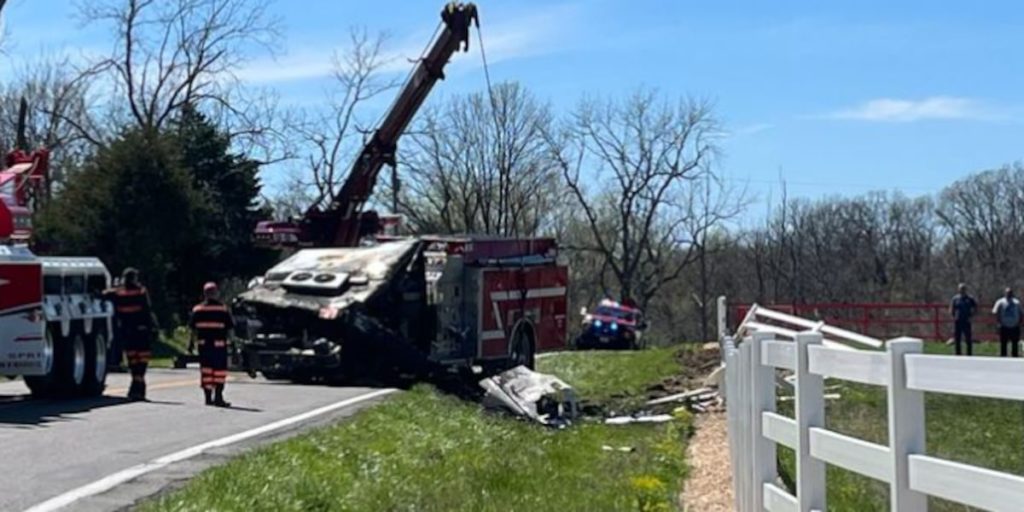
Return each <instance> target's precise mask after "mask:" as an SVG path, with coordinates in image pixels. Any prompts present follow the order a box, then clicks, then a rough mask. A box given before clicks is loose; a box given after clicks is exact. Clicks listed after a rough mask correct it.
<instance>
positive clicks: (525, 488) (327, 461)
mask: <svg viewBox="0 0 1024 512" xmlns="http://www.w3.org/2000/svg"><path fill="white" fill-rule="evenodd" d="M542 361H543V363H542V368H543V369H544V371H554V372H556V373H558V374H559V375H560V376H561V377H562V378H563V379H565V380H566V381H568V382H570V383H573V384H577V383H578V384H579V390H580V392H582V393H584V394H586V393H589V392H593V393H595V395H594V396H597V397H603V398H610V397H612V396H615V395H620V394H635V393H640V392H642V390H643V388H644V387H645V384H644V383H645V382H646V384H653V383H656V382H657V381H658V380H660V378H661V377H663V376H668V375H671V374H672V373H673V371H672V370H673V367H674V368H675V369H676V370H677V371H678V365H677V364H676V363H674V351H672V350H668V349H666V350H658V351H655V350H652V351H648V352H642V353H634V354H604V353H593V352H591V353H573V354H566V355H559V356H556V357H553V358H546V359H544V360H542ZM673 365H675V366H673ZM616 368H617V369H618V371H616ZM645 379H647V380H646V381H645ZM610 381H612V382H610ZM689 430H690V424H689V417H688V415H683V416H681V417H680V418H679V419H678V420H677V421H675V422H672V423H669V424H661V425H627V426H618V427H611V426H606V425H604V424H602V423H599V422H583V423H580V424H578V425H575V426H573V427H571V428H569V429H566V430H562V431H555V430H551V429H546V428H543V427H540V426H537V425H534V424H531V423H527V422H523V421H518V420H515V419H512V418H509V417H507V416H504V415H500V414H495V413H489V412H484V411H482V410H481V409H480V407H479V406H478V405H477V404H474V403H468V402H465V401H462V400H459V399H457V398H454V397H451V396H447V395H442V394H439V393H438V392H436V391H435V390H434V389H433V388H432V387H429V386H425V385H422V386H417V387H416V388H414V389H413V390H411V391H409V392H405V393H402V394H401V395H398V396H395V397H393V398H391V399H390V400H388V401H387V402H385V403H383V404H381V405H378V406H376V407H373V408H371V409H368V410H366V411H363V412H361V413H359V414H358V415H357V416H356V417H355V418H353V419H352V420H350V421H346V422H343V423H340V424H338V425H334V426H331V427H327V428H323V429H319V430H316V431H313V432H311V433H309V434H306V435H302V436H299V437H296V438H294V439H291V440H287V441H283V442H280V443H277V444H274V445H271V446H268V447H266V448H263V449H259V450H256V451H254V452H252V453H250V454H248V455H244V456H242V457H240V458H238V459H236V460H234V461H231V462H229V463H228V464H226V465H224V466H221V467H218V468H214V469H212V470H209V471H207V472H205V473H203V474H201V475H200V476H198V477H197V478H196V479H195V480H193V481H192V482H191V483H189V484H188V485H187V486H186V487H185V488H184V489H182V490H181V491H178V492H176V493H173V494H170V495H167V496H163V497H161V498H159V499H157V500H155V501H153V502H150V503H147V504H144V505H143V506H142V507H141V509H142V510H144V511H150V512H153V511H235V510H237V511H253V510H255V511H259V510H267V511H271V510H273V511H278V510H281V511H300V510H301V511H328V510H331V511H334V510H338V511H349V510H351V511H371V510H372V511H377V510H403V511H406V510H408V511H519V510H521V511H547V510H550V511H577V510H578V511H606V510H607V511H629V510H645V511H656V510H657V511H662V510H664V511H668V510H676V509H677V495H678V492H679V490H680V487H681V484H682V479H683V478H684V476H685V474H686V464H685V460H684V453H685V443H686V437H687V436H688V435H689ZM604 445H608V446H613V447H620V446H628V447H632V448H634V449H635V451H633V452H631V453H625V452H619V451H604V450H602V446H604Z"/></svg>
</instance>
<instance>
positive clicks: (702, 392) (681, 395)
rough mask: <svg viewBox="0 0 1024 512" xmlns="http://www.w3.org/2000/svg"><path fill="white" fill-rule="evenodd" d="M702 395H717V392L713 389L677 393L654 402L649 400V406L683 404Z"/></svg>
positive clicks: (656, 399)
mask: <svg viewBox="0 0 1024 512" xmlns="http://www.w3.org/2000/svg"><path fill="white" fill-rule="evenodd" d="M702 395H710V396H714V395H715V390H713V389H711V388H700V389H695V390H693V391H686V392H683V393H676V394H674V395H668V396H663V397H661V398H655V399H654V400H648V401H647V405H661V404H667V403H672V402H682V401H685V400H686V399H688V398H696V397H700V396H702Z"/></svg>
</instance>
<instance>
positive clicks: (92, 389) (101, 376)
mask: <svg viewBox="0 0 1024 512" xmlns="http://www.w3.org/2000/svg"><path fill="white" fill-rule="evenodd" d="M85 363H86V364H85V378H84V382H83V384H82V395H84V396H100V395H102V394H103V390H104V389H106V387H107V334H106V333H105V332H103V330H96V331H94V332H93V334H92V336H89V337H87V338H86V340H85Z"/></svg>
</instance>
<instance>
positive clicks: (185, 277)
mask: <svg viewBox="0 0 1024 512" xmlns="http://www.w3.org/2000/svg"><path fill="white" fill-rule="evenodd" d="M175 129H176V134H175V136H176V139H177V142H178V146H179V147H180V151H181V161H182V164H183V166H184V167H185V168H186V169H188V170H189V172H190V174H191V177H192V183H193V186H194V187H195V188H196V189H197V190H198V191H199V192H200V193H201V194H202V197H203V215H202V218H201V219H200V220H199V226H198V229H197V233H196V236H195V237H193V238H192V239H190V241H189V247H188V250H187V251H186V252H185V254H183V255H182V260H181V261H180V265H179V266H178V270H179V275H178V276H177V277H176V280H177V281H178V282H179V283H181V284H182V285H183V286H184V287H185V288H184V289H183V290H182V291H183V293H185V294H186V296H196V297H198V294H199V292H198V290H199V287H200V286H201V284H202V283H203V282H205V281H223V280H227V279H232V278H240V279H246V280H247V279H248V278H250V277H253V276H255V275H259V274H262V273H263V272H265V271H266V269H267V268H268V267H269V266H270V265H272V264H273V263H274V261H275V260H276V253H274V252H272V251H268V250H264V249H260V248H258V247H255V246H254V245H253V242H252V230H253V228H254V227H255V226H256V223H257V222H259V221H260V220H263V219H269V218H270V217H271V213H270V212H269V211H265V210H263V209H261V208H260V207H259V197H260V196H259V194H260V188H261V185H260V180H259V175H258V173H259V164H258V163H257V162H255V161H253V160H249V159H247V158H245V157H244V156H242V155H237V154H234V153H232V152H231V148H230V141H229V139H228V137H227V135H226V134H224V133H223V132H221V131H219V130H218V129H217V128H216V127H215V126H214V125H213V124H212V123H210V121H209V120H208V119H207V117H206V116H205V115H203V114H202V113H201V112H199V111H197V110H195V109H193V108H191V107H185V108H184V109H183V110H182V113H181V116H180V117H179V119H178V122H177V123H176V126H175Z"/></svg>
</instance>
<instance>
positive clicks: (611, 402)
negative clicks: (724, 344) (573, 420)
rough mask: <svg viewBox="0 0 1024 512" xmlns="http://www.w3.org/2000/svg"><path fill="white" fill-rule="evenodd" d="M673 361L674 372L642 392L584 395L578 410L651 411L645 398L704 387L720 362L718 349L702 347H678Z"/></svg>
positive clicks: (604, 414) (594, 414)
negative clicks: (599, 396)
mask: <svg viewBox="0 0 1024 512" xmlns="http://www.w3.org/2000/svg"><path fill="white" fill-rule="evenodd" d="M674 360H675V362H676V364H677V365H678V370H677V373H676V374H675V375H672V376H671V377H666V378H663V379H662V380H661V381H660V382H657V383H655V384H651V385H650V386H647V388H646V389H645V390H644V391H643V392H642V393H638V394H637V393H634V394H627V393H619V394H614V395H612V396H611V397H609V398H608V399H605V400H593V399H590V398H588V397H587V396H586V395H585V394H583V395H582V396H581V397H580V398H581V401H580V405H581V408H580V410H581V412H582V414H583V416H584V417H590V418H599V419H603V418H608V417H612V416H624V415H634V414H640V415H642V414H647V413H651V412H652V409H653V408H652V407H650V406H648V405H647V402H648V401H650V400H654V399H657V398H662V397H666V396H669V395H674V394H678V393H684V392H687V391H691V390H694V389H698V388H702V387H705V384H704V380H705V379H706V378H707V376H708V375H709V374H711V372H712V371H714V370H715V369H716V368H718V366H719V364H720V361H721V359H720V356H719V351H718V349H717V348H715V349H713V350H709V349H702V348H701V347H684V348H681V349H679V350H678V351H677V352H676V353H675V355H674ZM569 385H572V382H569ZM684 405H685V404H684V403H677V404H675V405H674V406H673V405H671V404H668V405H667V406H665V405H663V406H661V407H658V408H657V409H660V410H665V409H666V408H667V409H669V410H670V409H672V408H674V407H682V406H684Z"/></svg>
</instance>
